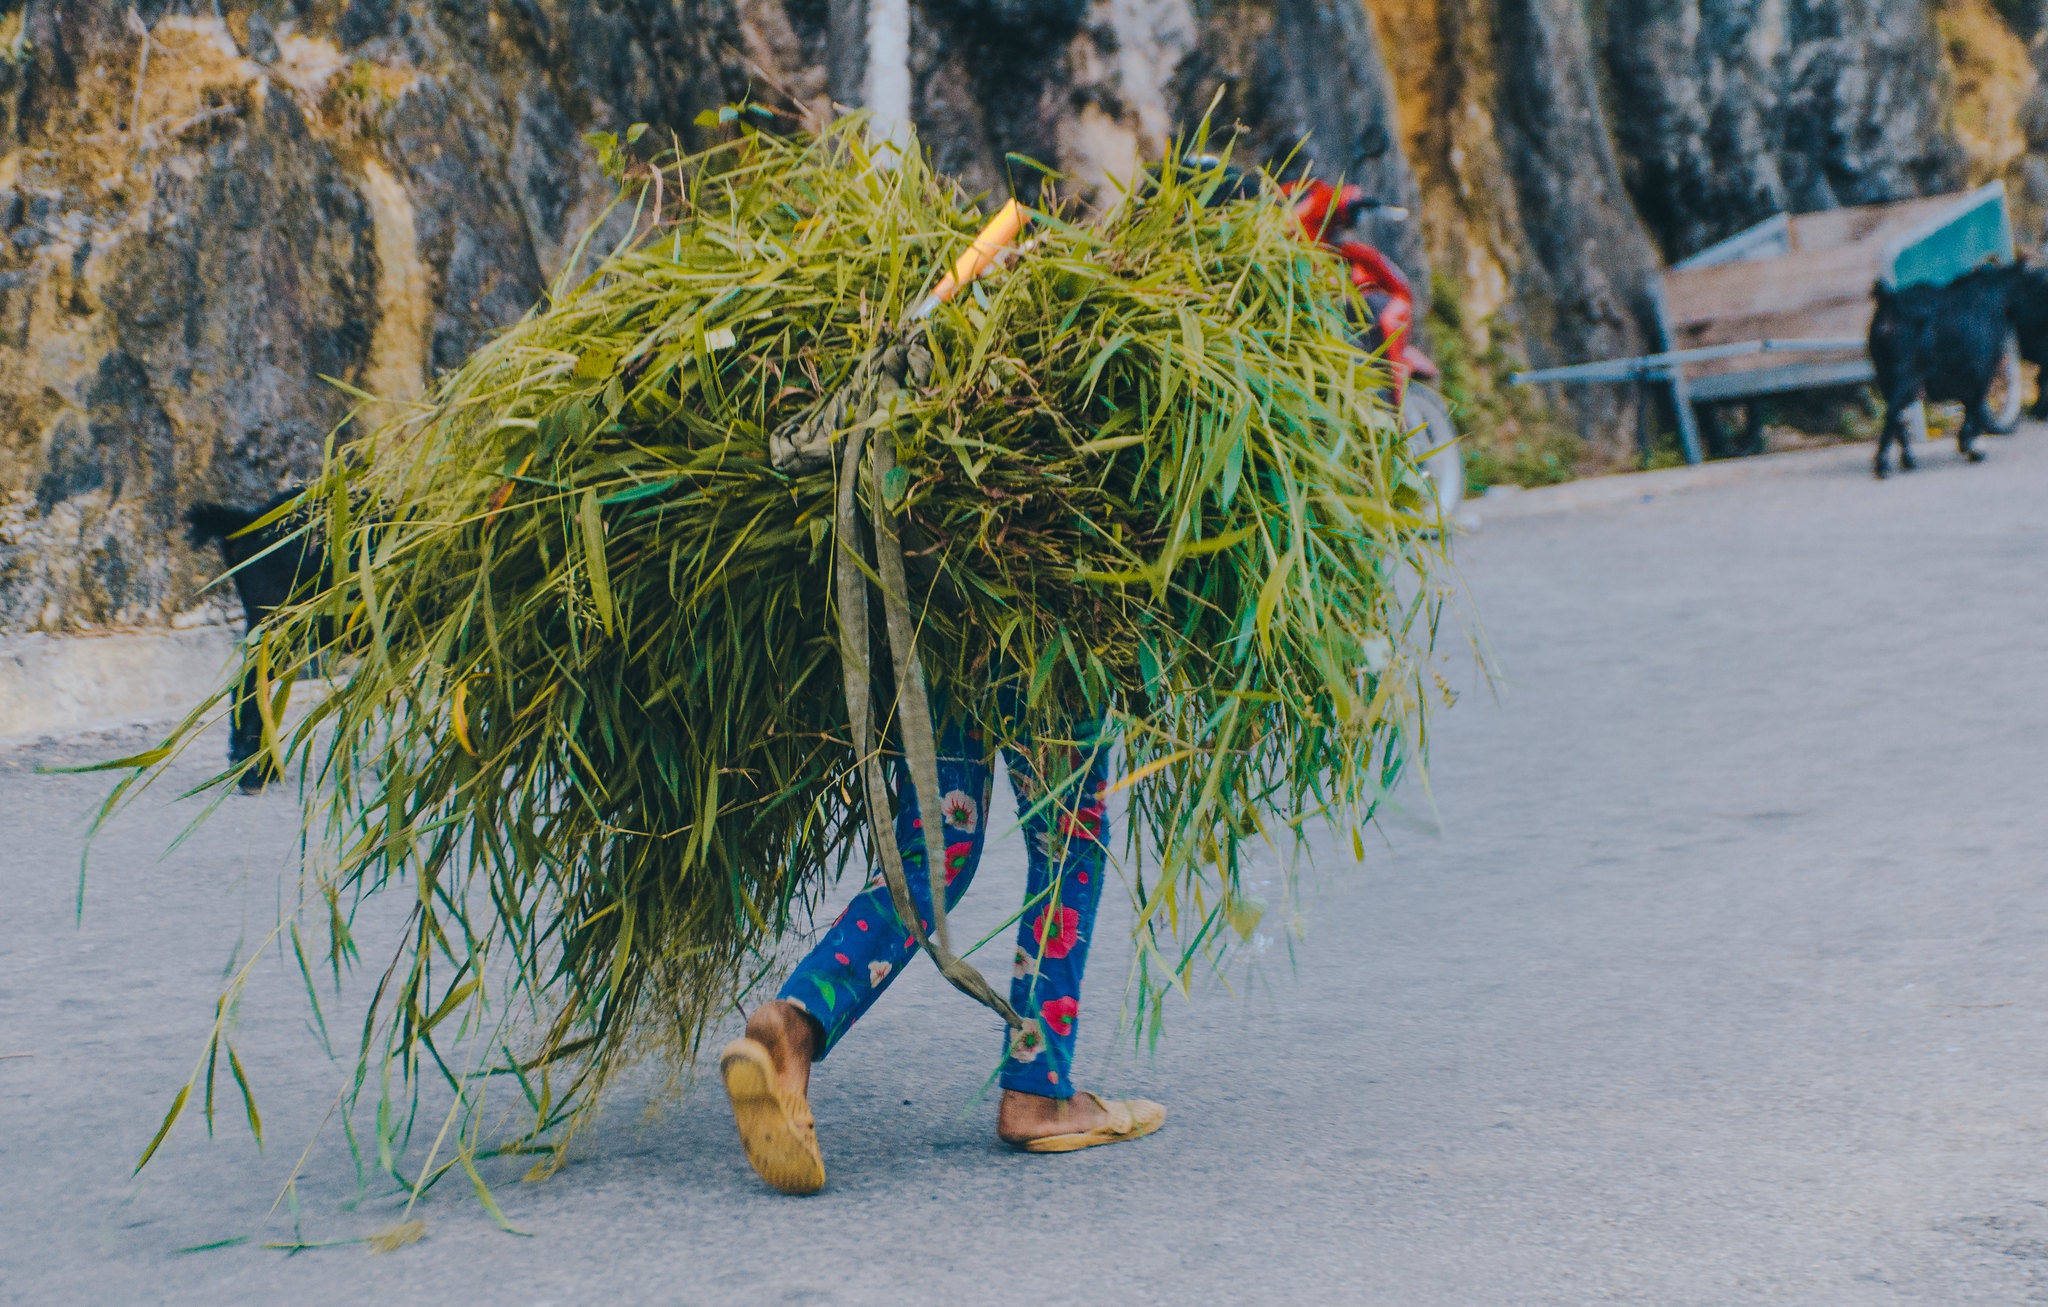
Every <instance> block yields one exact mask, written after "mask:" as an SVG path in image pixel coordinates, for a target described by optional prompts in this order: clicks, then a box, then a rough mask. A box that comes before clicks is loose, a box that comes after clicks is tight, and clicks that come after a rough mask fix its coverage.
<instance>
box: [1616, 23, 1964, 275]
mask: <svg viewBox="0 0 2048 1307" xmlns="http://www.w3.org/2000/svg"><path fill="white" fill-rule="evenodd" d="M1605 35H1606V46H1607V66H1608V68H1609V69H1610V70H1611V76H1612V78H1613V87H1614V92H1613V93H1614V99H1615V102H1616V103H1617V104H1619V105H1626V106H1627V111H1626V112H1622V113H1617V114H1616V115H1615V118H1614V122H1615V128H1616V133H1615V134H1616V138H1617V141H1618V144H1619V145H1620V148H1621V151H1622V154H1623V157H1624V158H1625V159H1626V161H1627V168H1626V171H1627V175H1628V182H1629V190H1630V192H1631V193H1632V194H1633V195H1634V197H1635V199H1636V202H1637V204H1638V205H1639V206H1640V210H1641V212H1642V215H1643V218H1644V221H1645V222H1646V223H1647V224H1648V225H1649V227H1650V229H1651V230H1652V231H1653V232H1654V233H1655V234H1656V236H1657V239H1658V241H1659V242H1660V243H1661V244H1662V245H1663V247H1664V249H1665V251H1666V253H1668V254H1670V255H1671V256H1672V257H1673V258H1682V257H1684V256H1685V255H1687V254H1690V253H1692V252H1694V251H1696V250H1698V249H1700V248H1702V247H1704V246H1706V245H1709V244H1712V243H1713V242H1714V241H1717V240H1719V239H1721V238H1722V237H1724V236H1728V235H1731V234H1733V233H1734V232H1737V231H1740V230H1741V229H1742V228H1744V227H1747V226H1749V225H1750V224H1752V223H1755V222H1758V221H1761V220H1762V219H1764V218H1768V217H1770V216H1771V215H1772V214H1775V213H1783V212H1787V211H1792V212H1798V213H1805V212H1810V211H1813V210H1817V209H1831V208H1836V207H1839V206H1842V205H1852V204H1870V203H1875V202H1877V201H1880V200H1889V199H1897V198H1901V197H1904V196H1910V195H1923V194H1930V193H1937V192H1940V191H1943V190H1949V189H1953V188H1955V187H1958V186H1960V185H1961V184H1962V182H1963V180H1964V173H1965V162H1966V160H1965V154H1964V150H1963V147H1962V145H1961V143H1960V141H1959V140H1958V139H1957V137H1956V134H1955V132H1954V131H1953V130H1952V123H1951V117H1952V115H1951V110H1952V105H1953V86H1952V82H1953V76H1952V73H1951V69H1950V66H1949V63H1948V61H1947V59H1946V58H1945V57H1944V49H1943V45H1942V36H1941V33H1940V32H1939V31H1938V30H1937V25H1936V22H1935V14H1934V13H1933V12H1932V11H1931V10H1929V8H1928V7H1927V5H1926V4H1925V3H1924V2H1923V0H1617V2H1616V3H1615V4H1613V5H1612V6H1611V7H1610V8H1609V9H1608V12H1607V31H1606V34H1605Z"/></svg>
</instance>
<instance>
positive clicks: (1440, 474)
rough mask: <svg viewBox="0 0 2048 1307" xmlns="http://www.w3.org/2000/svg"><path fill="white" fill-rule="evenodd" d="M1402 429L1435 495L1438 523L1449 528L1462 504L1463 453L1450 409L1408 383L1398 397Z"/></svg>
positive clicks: (1438, 397) (1425, 390) (1436, 396)
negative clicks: (1405, 432)
mask: <svg viewBox="0 0 2048 1307" xmlns="http://www.w3.org/2000/svg"><path fill="white" fill-rule="evenodd" d="M1401 427H1402V429H1403V430H1405V431H1407V432H1408V433H1409V435H1408V449H1409V452H1410V453H1411V454H1413V455H1414V458H1415V462H1416V464H1417V466H1419V467H1420V468H1421V469H1422V472H1423V475H1424V476H1426V477H1427V478H1428V479H1429V484H1430V489H1431V490H1432V491H1433V492H1434V493H1435V495H1436V508H1437V516H1438V520H1439V521H1441V522H1443V523H1445V524H1446V525H1449V524H1450V523H1451V521H1452V519H1453V518H1455V517H1456V516H1457V513H1458V509H1459V508H1460V507H1462V506H1463V505H1464V503H1465V452H1464V450H1463V449H1462V448H1460V446H1459V444H1458V427H1457V424H1456V423H1455V422H1453V421H1451V406H1450V405H1449V404H1447V403H1445V402H1444V397H1443V396H1442V395H1439V394H1437V393H1436V392H1435V391H1434V390H1431V389H1430V388H1429V387H1428V386H1424V385H1420V384H1418V383H1417V382H1414V381H1410V382H1409V383H1408V385H1407V387H1406V388H1405V389H1404V390H1403V392H1402V395H1401Z"/></svg>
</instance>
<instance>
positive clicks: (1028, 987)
mask: <svg viewBox="0 0 2048 1307" xmlns="http://www.w3.org/2000/svg"><path fill="white" fill-rule="evenodd" d="M1091 755H1092V756H1091ZM1004 758H1005V760H1006V761H1007V762H1008V763H1009V766H1010V783H1011V785H1012V787H1013V788H1014V789H1015V791H1016V795H1017V810H1018V813H1019V815H1020V816H1021V817H1022V818H1023V823H1022V824H1023V829H1024V847H1025V857H1026V860H1027V863H1028V866H1029V869H1030V870H1029V875H1028V878H1027V880H1026V884H1025V908H1024V915H1023V918H1022V920H1020V921H1019V923H1018V928H1017V952H1016V957H1015V962H1014V965H1013V969H1012V978H1011V982H1010V1005H1011V1006H1012V1007H1014V1008H1016V1009H1017V1011H1018V1013H1019V1014H1020V1015H1022V1016H1023V1017H1025V1018H1026V1019H1027V1020H1028V1021H1029V1022H1030V1023H1031V1024H1029V1025H1027V1026H1026V1027H1025V1029H1024V1030H1023V1031H1021V1032H1016V1033H1013V1034H1012V1035H1011V1036H1010V1043H1009V1047H1008V1049H1007V1052H1006V1056H1005V1058H1004V1061H1003V1069H1002V1077H1001V1079H1002V1087H1003V1090H1004V1094H1003V1103H1002V1108H1001V1111H1000V1114H999V1119H998V1123H997V1130H998V1132H999V1133H1001V1134H1002V1136H1003V1137H1004V1138H1005V1139H1009V1140H1011V1141H1012V1142H1017V1141H1019V1140H1022V1139H1027V1138H1032V1137H1036V1136H1038V1135H1043V1134H1048V1133H1054V1132H1055V1131H1061V1132H1064V1131H1072V1130H1085V1129H1089V1128H1092V1127H1093V1126H1094V1125H1095V1124H1097V1122H1096V1121H1095V1120H1094V1118H1095V1117H1098V1116H1100V1115H1101V1114H1102V1109H1101V1107H1100V1106H1099V1105H1098V1104H1096V1103H1094V1102H1093V1101H1092V1100H1090V1099H1086V1098H1084V1099H1081V1100H1080V1101H1078V1102H1072V1103H1069V1102H1068V1101H1067V1100H1070V1099H1073V1097H1074V1092H1075V1085H1074V1080H1073V1065H1074V1036H1075V1031H1076V1030H1077V1029H1078V1028H1079V1024H1080V1010H1081V1003H1080V998H1081V975H1082V972H1083V970H1084V969H1085V968H1086V966H1087V962H1088V945H1089V942H1090V940H1091V939H1092V938H1093V935H1094V931H1095V911H1096V907H1097V905H1098V904H1099V903H1100V902H1101V901H1102V881H1103V873H1104V868H1105V863H1106V861H1107V857H1106V853H1105V842H1106V841H1107V840H1108V838H1109V815H1108V811H1107V808H1106V805H1105V803H1104V799H1103V792H1104V791H1105V790H1106V789H1107V788H1108V780H1107V772H1108V758H1107V750H1106V749H1102V750H1082V751H1077V752H1076V754H1075V755H1074V756H1073V757H1072V758H1071V759H1070V760H1069V762H1070V766H1069V768H1068V770H1069V771H1070V772H1071V773H1072V774H1071V775H1069V776H1066V777H1055V778H1053V782H1052V786H1053V790H1052V792H1051V793H1050V794H1048V786H1047V783H1046V782H1043V781H1041V780H1040V778H1039V777H1038V776H1037V774H1036V773H1035V771H1034V769H1033V768H1032V765H1031V762H1030V760H1029V759H1028V758H1026V757H1025V756H1024V755H1023V754H1022V753H1021V752H1020V751H1018V750H1010V751H1007V752H1006V753H1005V754H1004Z"/></svg>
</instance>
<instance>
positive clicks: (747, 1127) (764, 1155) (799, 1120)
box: [718, 1039, 825, 1194]
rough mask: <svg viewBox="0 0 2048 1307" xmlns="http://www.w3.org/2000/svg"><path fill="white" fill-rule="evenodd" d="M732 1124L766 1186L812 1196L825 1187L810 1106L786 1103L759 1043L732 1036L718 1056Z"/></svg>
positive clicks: (801, 1102)
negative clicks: (732, 1038) (731, 1039)
mask: <svg viewBox="0 0 2048 1307" xmlns="http://www.w3.org/2000/svg"><path fill="white" fill-rule="evenodd" d="M718 1070H719V1074H720V1075H722V1076H723V1077H724V1079H725V1093H726V1097H728V1098H730V1099H731V1100H732V1119H733V1123H734V1124H735V1125H737V1126H739V1129H740V1147H742V1148H744V1149H746V1150H747V1161H748V1163H749V1164H751V1165H752V1166H753V1168H754V1170H755V1172H756V1173H758V1174H759V1175H760V1177H761V1178H762V1179H763V1180H766V1181H767V1182H768V1183H769V1184H771V1185H773V1186H775V1187H776V1188H777V1189H780V1190H781V1191H782V1192H783V1193H786V1194H814V1193H816V1192H818V1190H820V1189H823V1188H824V1187H825V1159H824V1157H823V1156H822V1155H820V1154H819V1152H818V1131H817V1127H816V1125H815V1123H814V1122H813V1121H812V1119H811V1105H810V1104H809V1103H807V1102H805V1101H804V1100H803V1099H802V1098H797V1099H795V1100H794V1101H791V1100H790V1099H789V1098H787V1097H785V1096H784V1095H783V1093H782V1090H781V1088H780V1087H779V1086H777V1085H776V1083H775V1061H774V1059H773V1058H771V1057H769V1056H768V1050H767V1049H766V1048H764V1047H763V1046H762V1045H761V1044H760V1042H759V1041H757V1040H752V1039H735V1040H733V1041H732V1042H731V1043H730V1044H727V1045H726V1046H725V1052H723V1053H721V1054H720V1055H719V1058H718Z"/></svg>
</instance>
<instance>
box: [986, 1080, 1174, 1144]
mask: <svg viewBox="0 0 2048 1307" xmlns="http://www.w3.org/2000/svg"><path fill="white" fill-rule="evenodd" d="M1165 1121H1166V1109H1165V1108H1164V1107H1161V1106H1160V1105H1159V1104H1157V1103H1153V1102H1148V1101H1146V1100H1145V1099H1142V1098H1130V1099H1122V1100H1105V1099H1103V1098H1101V1097H1100V1096H1098V1095H1096V1094H1094V1093H1092V1092H1090V1091H1088V1090H1085V1089H1084V1090H1082V1091H1081V1092H1080V1093H1078V1094H1076V1095H1074V1096H1073V1097H1072V1098H1044V1097H1041V1096H1040V1095H1037V1094H1021V1093H1018V1092H1017V1091H1015V1090H1005V1091H1003V1101H1002V1105H1001V1106H1000V1107H999V1108H997V1110H996V1134H997V1135H998V1136H1000V1137H1001V1138H1002V1141H1003V1142H1004V1143H1006V1144H1008V1145H1010V1146H1011V1147H1012V1148H1021V1149H1023V1150H1025V1151H1026V1152H1041V1153H1070V1152H1074V1151H1076V1150H1078V1149H1082V1148H1093V1147H1094V1146H1095V1145H1097V1144H1114V1143H1122V1142H1123V1141H1125V1140H1127V1139H1142V1138H1144V1137H1145V1136H1146V1135H1149V1134H1151V1133H1152V1132H1153V1131H1154V1130H1157V1129H1158V1128H1159V1127H1160V1126H1161V1125H1162V1124H1163V1123H1164V1122H1165Z"/></svg>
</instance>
